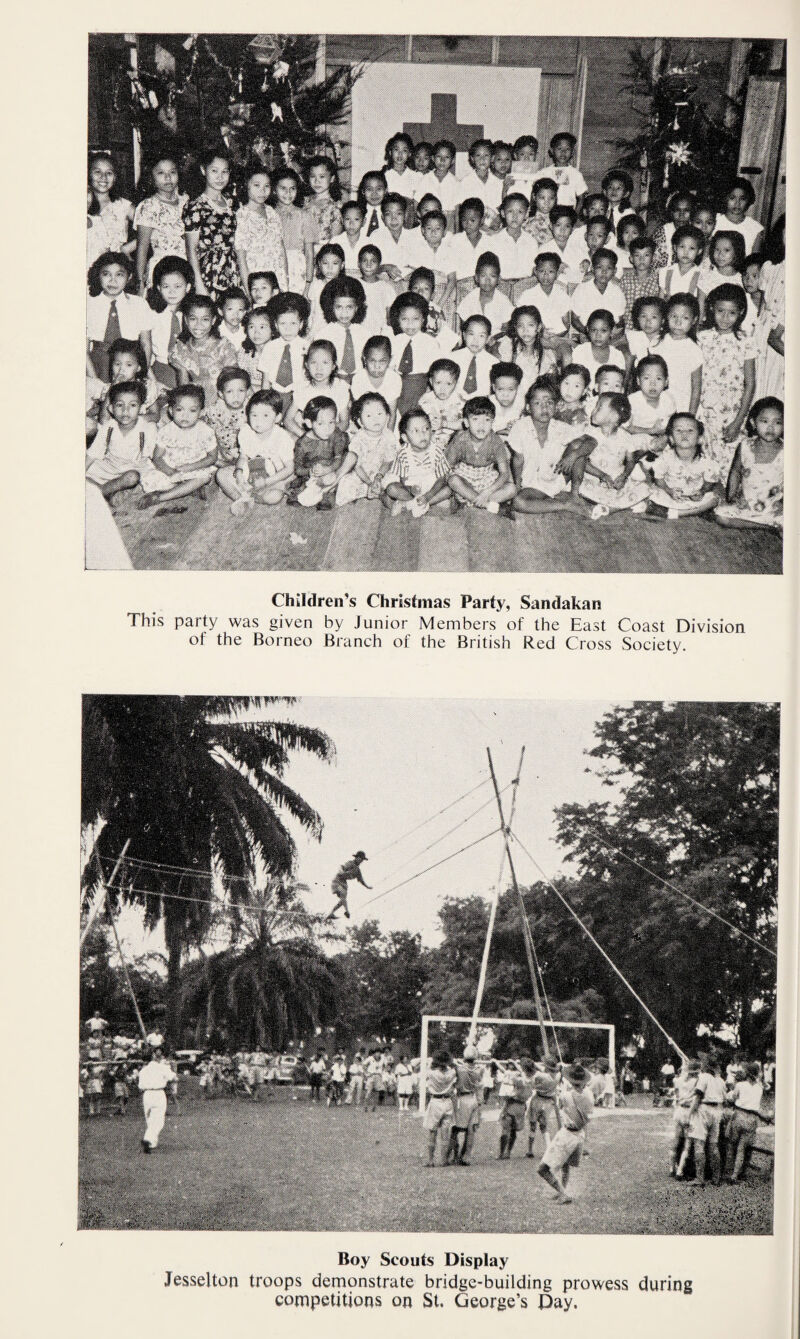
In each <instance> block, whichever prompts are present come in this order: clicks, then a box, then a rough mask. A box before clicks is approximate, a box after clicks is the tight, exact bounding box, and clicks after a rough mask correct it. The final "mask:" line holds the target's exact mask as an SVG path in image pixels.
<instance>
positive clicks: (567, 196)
mask: <svg viewBox="0 0 800 1339" xmlns="http://www.w3.org/2000/svg"><path fill="white" fill-rule="evenodd" d="M576 144H577V140H576V139H575V136H574V135H570V133H569V132H568V131H566V130H562V131H559V133H558V134H557V135H554V136H553V138H552V139H551V141H550V157H551V159H552V160H553V166H552V167H543V168H541V170H540V171H539V172H536V173H535V174H534V178H533V180H534V182H536V181H538V180H539V178H540V177H551V178H552V180H553V181H555V183H556V185H557V186H558V203H559V204H560V205H571V206H572V208H573V209H575V210H578V211H579V210H580V207H581V202H582V200H583V197H584V195H585V194H586V192H587V190H588V187H587V185H586V181H585V180H584V177H583V174H582V173H581V172H579V171H578V169H577V167H573V164H572V155H573V154H574V152H575V146H576Z"/></svg>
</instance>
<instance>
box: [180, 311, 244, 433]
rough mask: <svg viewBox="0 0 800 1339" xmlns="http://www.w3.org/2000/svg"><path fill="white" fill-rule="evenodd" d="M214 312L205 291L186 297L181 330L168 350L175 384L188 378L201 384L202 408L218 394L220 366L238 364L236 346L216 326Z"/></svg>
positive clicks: (182, 382) (184, 381) (186, 382)
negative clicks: (203, 397)
mask: <svg viewBox="0 0 800 1339" xmlns="http://www.w3.org/2000/svg"><path fill="white" fill-rule="evenodd" d="M216 318H217V312H216V308H215V306H214V303H213V302H212V301H211V298H209V297H207V296H206V295H205V294H202V293H201V294H199V295H194V296H192V297H188V298H186V300H185V301H184V304H183V331H182V333H181V334H180V335H179V336H178V338H177V340H176V342H175V348H174V349H173V351H172V353H171V354H170V363H171V364H172V366H173V367H174V368H175V371H176V373H177V377H178V386H179V387H180V386H185V385H187V384H188V383H189V382H192V384H193V385H196V386H202V388H203V392H204V396H205V399H204V406H203V407H204V408H206V409H210V408H211V406H212V405H213V404H214V402H215V400H216V398H217V377H218V376H219V374H220V372H221V371H222V369H223V367H238V361H237V358H236V350H235V349H234V347H233V345H232V344H231V342H230V340H227V339H224V338H223V337H222V336H221V335H220V334H219V331H218V330H217V329H216V328H215V327H216Z"/></svg>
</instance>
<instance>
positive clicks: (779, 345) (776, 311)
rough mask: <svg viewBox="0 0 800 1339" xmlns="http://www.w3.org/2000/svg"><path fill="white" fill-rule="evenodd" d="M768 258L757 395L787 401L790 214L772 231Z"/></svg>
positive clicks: (763, 276) (762, 282)
mask: <svg viewBox="0 0 800 1339" xmlns="http://www.w3.org/2000/svg"><path fill="white" fill-rule="evenodd" d="M765 255H766V260H765V261H764V264H763V265H762V267H761V275H760V286H761V288H762V289H763V292H764V307H765V308H766V311H767V312H768V313H769V318H768V319H769V334H768V336H767V343H766V349H765V351H764V353H763V356H762V357H760V358H759V360H758V364H757V367H756V395H758V396H759V398H761V397H763V396H765V395H776V396H777V397H778V399H779V400H783V399H784V398H785V396H784V383H785V374H784V368H785V360H784V346H783V337H784V329H785V326H786V259H785V257H786V215H785V214H782V215H781V217H780V218H779V219H778V220H777V222H776V223H775V225H774V227H773V228H772V231H771V232H770V235H769V239H768V241H767V245H766V247H765Z"/></svg>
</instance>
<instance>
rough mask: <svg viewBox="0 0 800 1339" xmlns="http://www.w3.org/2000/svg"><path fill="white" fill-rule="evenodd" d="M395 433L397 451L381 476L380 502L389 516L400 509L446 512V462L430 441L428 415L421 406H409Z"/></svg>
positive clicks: (417, 512)
mask: <svg viewBox="0 0 800 1339" xmlns="http://www.w3.org/2000/svg"><path fill="white" fill-rule="evenodd" d="M399 433H400V450H399V451H398V452H397V455H396V456H395V460H394V464H393V465H392V468H391V469H390V470H389V473H388V474H387V475H386V476H385V478H384V496H383V501H384V503H385V505H386V506H388V507H389V509H390V511H391V514H392V516H397V515H398V514H399V513H400V512H403V511H410V512H411V514H412V516H424V515H425V513H426V512H428V511H430V510H431V508H436V509H438V510H440V511H450V510H451V509H452V494H451V491H450V485H449V484H448V482H447V480H448V475H449V474H450V465H449V463H448V460H447V457H446V455H445V453H444V451H443V450H442V448H441V447H440V446H435V445H434V443H433V440H432V438H433V429H432V427H431V421H430V419H429V418H428V415H427V414H426V413H425V411H424V410H423V409H409V410H408V412H407V413H405V414H403V416H402V418H401V419H400V426H399Z"/></svg>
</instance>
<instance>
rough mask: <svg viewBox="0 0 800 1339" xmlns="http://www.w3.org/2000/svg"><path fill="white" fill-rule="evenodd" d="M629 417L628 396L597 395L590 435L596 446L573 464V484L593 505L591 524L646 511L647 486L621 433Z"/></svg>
mask: <svg viewBox="0 0 800 1339" xmlns="http://www.w3.org/2000/svg"><path fill="white" fill-rule="evenodd" d="M630 416H631V406H630V401H629V400H628V397H627V395H619V394H611V395H608V394H604V395H600V396H599V397H598V400H597V404H596V405H595V407H594V410H593V411H592V417H591V426H590V434H591V435H594V438H595V443H596V445H595V446H594V448H593V449H592V451H591V452H590V454H589V455H588V456H584V457H582V458H581V459H580V460H578V461H577V462H576V467H575V473H574V475H573V480H574V481H575V482H576V483H577V485H578V492H579V494H580V496H581V497H582V498H585V499H586V500H587V501H588V502H592V503H594V506H593V507H592V512H591V515H592V520H593V521H597V520H600V519H601V518H602V517H603V516H608V515H609V513H610V512H612V511H614V512H616V511H628V510H633V511H637V512H643V511H645V509H646V498H647V496H648V494H649V492H650V485H649V484H648V483H647V480H646V479H645V477H644V475H643V474H642V471H641V468H640V467H639V466H638V465H637V462H636V457H635V455H634V454H633V451H632V447H631V438H630V435H629V434H628V433H627V432H623V431H621V429H622V428H624V426H625V424H626V423H627V422H628V420H629V419H630ZM592 429H594V430H595V431H594V433H593V434H592Z"/></svg>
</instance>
